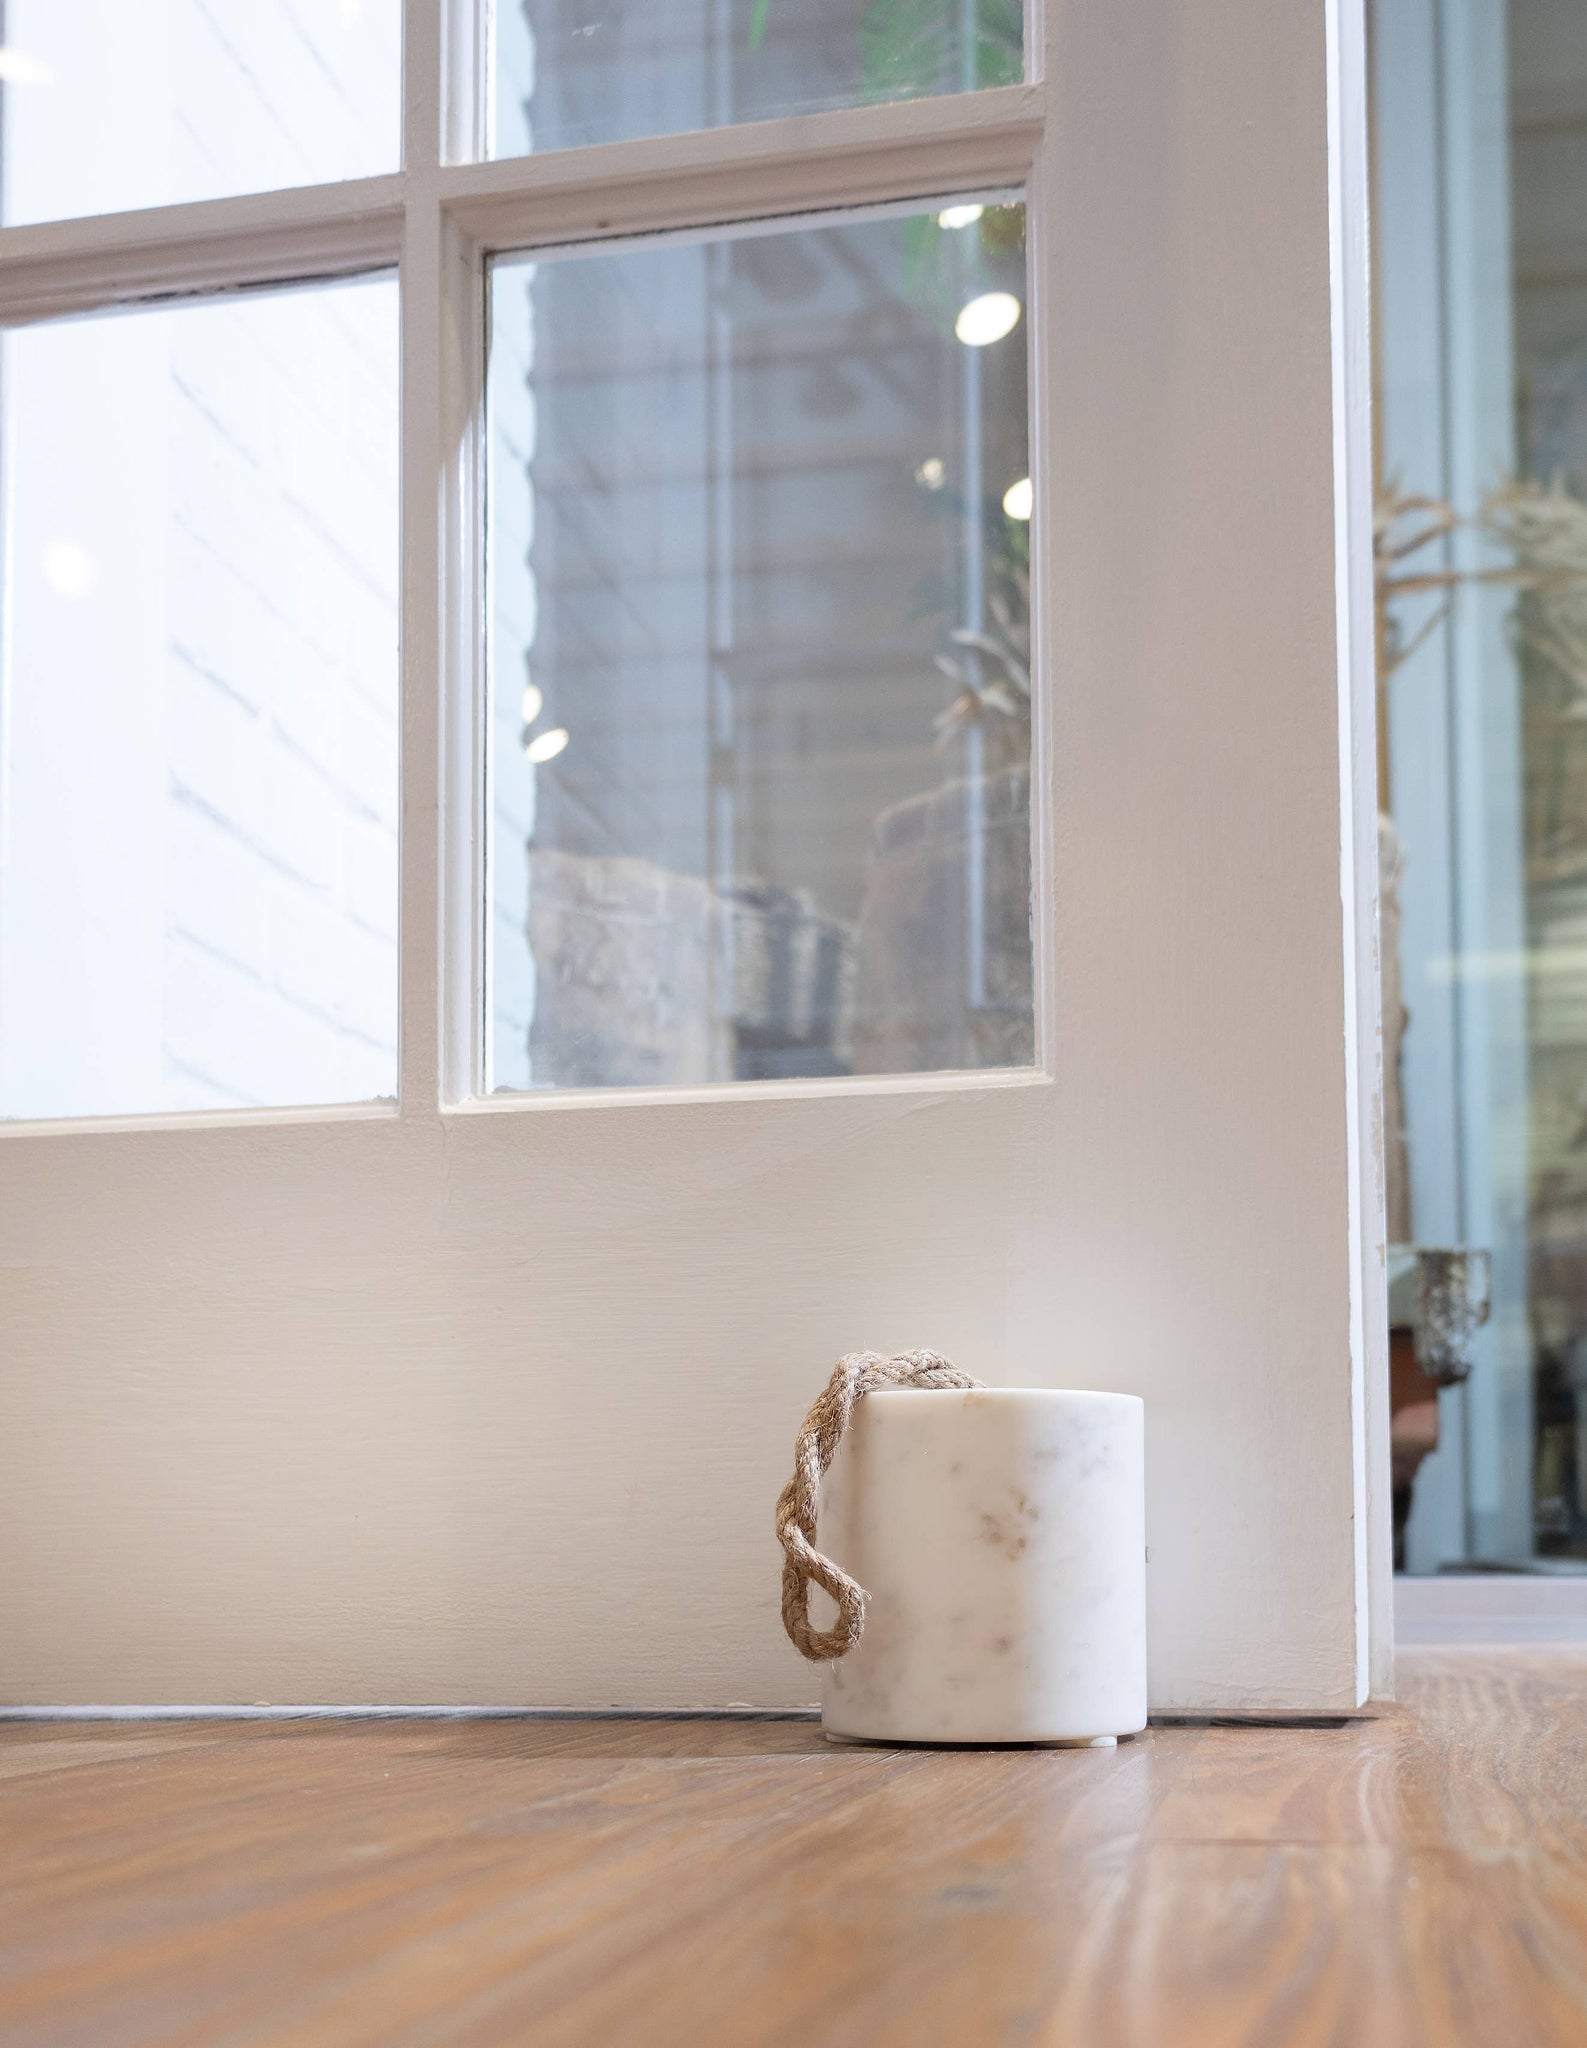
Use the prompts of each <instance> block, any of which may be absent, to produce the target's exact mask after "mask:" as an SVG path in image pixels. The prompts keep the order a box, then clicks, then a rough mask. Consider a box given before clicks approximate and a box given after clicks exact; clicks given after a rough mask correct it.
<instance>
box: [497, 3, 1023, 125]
mask: <svg viewBox="0 0 1587 2048" xmlns="http://www.w3.org/2000/svg"><path fill="white" fill-rule="evenodd" d="M493 5H494V7H495V12H496V19H495V31H496V34H495V53H496V57H495V61H496V77H495V92H494V103H495V137H494V148H493V154H495V155H497V156H524V155H527V154H528V153H529V152H530V151H532V150H541V149H564V148H567V147H569V146H570V145H573V144H577V143H585V142H618V141H622V140H625V139H627V138H630V137H633V136H638V135H670V134H678V133H681V132H683V131H684V130H687V129H692V128H722V127H725V126H727V125H728V124H729V123H730V122H734V121H765V120H770V119H772V118H773V117H775V116H777V115H779V114H806V113H814V112H818V111H819V110H821V109H822V108H827V107H859V106H867V105H870V104H872V103H874V102H876V101H881V100H913V99H922V98H926V97H928V96H930V95H933V94H937V93H951V92H965V91H969V90H972V89H974V88H975V87H977V86H993V85H1013V84H1017V83H1018V81H1019V80H1020V79H1021V78H1022V77H1023V76H1024V73H1025V40H1024V18H1023V12H1024V11H1023V0H666V4H665V5H658V4H657V0H600V4H597V0H493Z"/></svg>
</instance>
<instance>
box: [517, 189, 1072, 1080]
mask: <svg viewBox="0 0 1587 2048" xmlns="http://www.w3.org/2000/svg"><path fill="white" fill-rule="evenodd" d="M1024 295H1025V257H1024V212H1023V208H1022V207H1021V206H1019V205H1017V204H1009V203H1001V204H1000V203H996V202H992V201H966V202H965V203H963V204H962V205H960V206H958V207H955V208H953V209H951V210H948V211H945V212H943V213H941V214H935V213H933V214H920V215H914V216H904V217H891V218H881V219H877V218H867V219H862V220H857V221H854V222H851V223H845V224H843V225H838V226H831V227H821V228H812V229H801V230H788V231H781V232H775V233H766V232H763V231H761V232H756V233H754V234H750V235H745V236H742V237H736V238H735V237H727V238H723V239H719V240H712V241H708V242H698V243H681V242H669V243H665V244H662V245H659V246H657V247H654V248H652V249H649V250H645V251H639V252H632V253H623V254H616V255H587V256H577V257H570V258H564V259H562V260H557V261H549V262H539V263H534V262H528V261H523V260H516V259H515V260H512V261H506V260H504V261H501V262H498V263H497V264H496V265H495V267H494V270H493V273H492V283H491V302H492V343H491V356H490V376H489V395H490V406H491V467H490V559H491V565H492V567H491V579H492V594H491V606H492V634H491V651H492V662H491V676H492V706H493V711H492V733H493V775H492V803H493V810H492V843H491V858H490V869H489V872H490V885H489V887H490V931H491V962H492V967H491V999H490V1017H489V1025H488V1032H487V1038H488V1056H489V1076H490V1085H492V1086H494V1087H496V1088H512V1089H518V1088H529V1087H534V1088H546V1087H600V1086H608V1085H621V1084H651V1085H661V1084H674V1083H675V1084H690V1083H702V1082H718V1081H732V1080H735V1079H737V1080H762V1079H780V1078H786V1077H792V1076H812V1075H838V1074H850V1073H855V1074H867V1073H869V1074H878V1073H899V1072H910V1071H917V1070H939V1069H944V1068H972V1067H994V1066H1022V1065H1028V1064H1029V1063H1030V1062H1031V1060H1032V1058H1033V1045H1034V1032H1033V1011H1032V974H1031V928H1030V825H1029V811H1030V801H1029V788H1030V777H1029V760H1030V693H1029V678H1028V667H1027V664H1028V659H1029V644H1030V639H1029V577H1028V562H1029V532H1030V528H1029V523H1028V522H1029V518H1030V511H1031V505H1030V484H1029V480H1028V471H1029V457H1028V447H1027V429H1026V339H1025V332H1024V319H1023V303H1024Z"/></svg>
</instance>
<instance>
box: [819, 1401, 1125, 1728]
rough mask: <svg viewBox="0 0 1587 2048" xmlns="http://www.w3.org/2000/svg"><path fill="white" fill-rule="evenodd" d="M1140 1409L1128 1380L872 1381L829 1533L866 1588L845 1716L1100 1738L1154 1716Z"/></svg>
mask: <svg viewBox="0 0 1587 2048" xmlns="http://www.w3.org/2000/svg"><path fill="white" fill-rule="evenodd" d="M1143 1439H1144V1410H1143V1407H1142V1404H1141V1402H1140V1401H1139V1400H1137V1399H1136V1398H1135V1397H1134V1396H1133V1395H1129V1394H1094V1393H1079V1392H1057V1391H1050V1390H1046V1389H1035V1388H987V1389H977V1390H975V1391H973V1392H968V1393H960V1392H935V1391H930V1392H928V1391H921V1390H908V1391H903V1390H901V1391H898V1392H891V1393H883V1394H872V1395H870V1396H868V1397H867V1398H866V1399H865V1400H863V1401H862V1402H861V1403H860V1404H859V1406H858V1408H857V1409H856V1410H855V1415H854V1420H853V1423H852V1424H851V1426H850V1430H849V1434H848V1436H847V1437H846V1438H845V1439H844V1442H843V1445H842V1447H841V1448H840V1450H839V1452H838V1456H837V1458H836V1460H835V1461H834V1463H833V1466H832V1469H831V1471H830V1472H829V1473H828V1475H827V1478H826V1482H825V1485H824V1488H823V1494H822V1504H821V1519H820V1537H819V1542H820V1547H821V1549H822V1550H824V1551H825V1552H826V1553H827V1554H828V1555H829V1556H831V1557H833V1558H834V1559H836V1561H837V1562H838V1563H839V1564H841V1565H842V1566H843V1568H844V1569H845V1570H846V1571H848V1572H850V1573H852V1575H853V1576H854V1577H855V1578H856V1579H858V1580H859V1582H860V1584H861V1585H862V1586H863V1587H865V1589H866V1591H867V1592H868V1593H869V1594H870V1596H871V1597H870V1603H869V1606H868V1608H867V1611H866V1620H865V1634H864V1637H863V1639H862V1640H861V1642H860V1644H859V1647H858V1648H857V1649H855V1650H853V1651H851V1652H850V1653H849V1655H848V1656H847V1657H845V1658H843V1659H841V1660H839V1661H837V1662H835V1663H832V1664H828V1665H826V1666H824V1667H823V1693H822V1720H823V1724H824V1726H825V1728H826V1731H827V1733H828V1734H829V1735H834V1736H847V1737H851V1738H868V1739H871V1740H881V1741H893V1742H1087V1741H1095V1740H1099V1739H1106V1738H1109V1737H1116V1736H1119V1735H1124V1734H1130V1733H1133V1732H1134V1731H1135V1730H1137V1729H1140V1728H1143V1727H1144V1726H1145V1725H1146V1509H1145V1489H1144V1469H1143V1467H1144V1459H1143Z"/></svg>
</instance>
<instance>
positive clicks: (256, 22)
mask: <svg viewBox="0 0 1587 2048" xmlns="http://www.w3.org/2000/svg"><path fill="white" fill-rule="evenodd" d="M401 19H402V10H401V6H400V4H399V0H136V4H134V0H5V6H4V8H3V10H0V24H3V31H4V34H3V53H0V141H3V149H0V179H3V186H0V190H3V206H4V218H5V219H6V220H7V221H13V222H15V221H34V220H61V219H66V218H68V217H70V216H72V215H76V214H88V213H111V212H116V211H119V210H121V209H123V208H126V207H138V206H166V205H171V204H174V203H176V202H178V201H182V200H189V199H215V198H220V197H223V196H225V195H226V194H229V193H234V192H269V191H275V190H277V189H279V188H280V187H283V186H288V185H316V184H320V183H325V182H329V181H330V180H332V179H336V178H357V177H365V176H370V175H373V174H375V173H377V172H380V171H389V170H394V169H395V168H396V166H397V161H398V152H399V148H400V130H401V112H402V93H401V86H400V75H401Z"/></svg>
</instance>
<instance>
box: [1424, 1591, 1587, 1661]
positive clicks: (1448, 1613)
mask: <svg viewBox="0 0 1587 2048" xmlns="http://www.w3.org/2000/svg"><path fill="white" fill-rule="evenodd" d="M1394 1633H1395V1639H1396V1641H1397V1643H1398V1645H1399V1647H1400V1648H1401V1649H1408V1648H1411V1647H1414V1646H1417V1645H1422V1646H1425V1647H1434V1646H1439V1645H1442V1646H1456V1645H1460V1644H1506V1643H1509V1644H1521V1643H1587V1576H1584V1577H1581V1578H1565V1577H1560V1578H1555V1577H1552V1576H1549V1575H1547V1574H1543V1573H1539V1574H1536V1575H1534V1574H1533V1573H1530V1572H1517V1573H1514V1574H1510V1573H1504V1572H1470V1573H1456V1572H1441V1573H1439V1574H1438V1575H1437V1577H1433V1578H1409V1577H1406V1576H1403V1575H1402V1576H1401V1577H1399V1578H1396V1580H1395V1581H1394Z"/></svg>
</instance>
